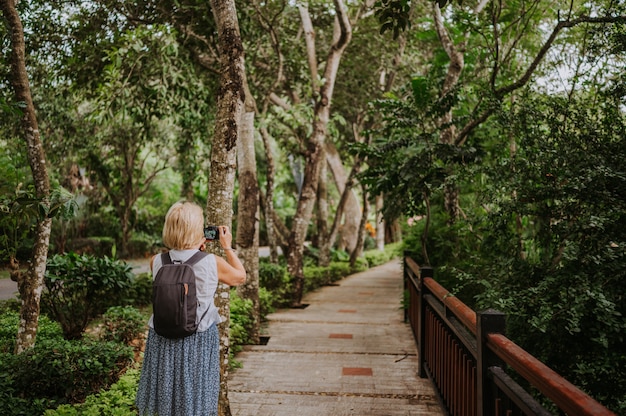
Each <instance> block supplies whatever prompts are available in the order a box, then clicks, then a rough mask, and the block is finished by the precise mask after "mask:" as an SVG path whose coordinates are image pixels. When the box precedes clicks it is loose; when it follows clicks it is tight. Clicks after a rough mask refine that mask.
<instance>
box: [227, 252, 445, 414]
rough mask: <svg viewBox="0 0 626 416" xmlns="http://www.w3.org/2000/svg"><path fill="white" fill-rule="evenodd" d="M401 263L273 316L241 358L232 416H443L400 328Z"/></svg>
mask: <svg viewBox="0 0 626 416" xmlns="http://www.w3.org/2000/svg"><path fill="white" fill-rule="evenodd" d="M402 288H403V285H402V267H401V263H400V261H399V260H396V261H393V262H390V263H387V264H384V265H381V266H378V267H375V268H372V269H370V270H368V271H365V272H362V273H358V274H354V275H351V276H349V277H347V278H345V279H343V280H341V281H339V282H337V286H326V287H323V288H321V289H320V290H317V291H315V292H313V293H309V294H308V295H306V296H305V297H304V299H303V303H305V304H309V306H308V307H307V308H305V309H285V310H280V311H277V312H276V313H273V314H271V315H270V316H269V317H268V318H269V325H268V328H267V335H268V336H269V337H270V339H269V342H268V344H267V345H265V346H251V347H248V348H246V350H244V351H242V352H240V353H239V354H238V355H237V356H236V360H237V361H239V362H240V363H241V364H242V365H243V367H242V368H240V369H237V370H235V371H234V372H232V373H231V374H230V381H229V383H228V384H229V394H228V397H229V399H230V405H231V411H232V414H233V416H252V415H254V416H282V415H284V416H294V415H295V416H313V415H315V416H342V415H360V416H365V415H381V416H382V415H385V416H395V415H443V414H444V413H443V411H442V410H441V408H440V406H439V403H438V401H437V399H436V397H435V393H434V390H433V388H432V385H431V383H430V381H429V380H428V379H421V378H419V377H418V375H417V357H416V354H417V350H416V346H415V343H414V341H413V335H412V333H411V329H410V327H409V326H408V324H405V323H404V322H403V311H402V309H401V300H402V290H403V289H402Z"/></svg>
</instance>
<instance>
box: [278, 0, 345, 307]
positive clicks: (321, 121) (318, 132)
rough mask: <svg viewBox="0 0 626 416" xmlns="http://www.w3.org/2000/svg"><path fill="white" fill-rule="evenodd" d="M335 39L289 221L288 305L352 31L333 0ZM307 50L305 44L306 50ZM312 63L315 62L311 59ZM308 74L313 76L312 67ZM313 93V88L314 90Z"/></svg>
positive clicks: (300, 280) (298, 292)
mask: <svg viewBox="0 0 626 416" xmlns="http://www.w3.org/2000/svg"><path fill="white" fill-rule="evenodd" d="M334 3H335V11H336V13H337V15H336V17H335V36H334V39H333V45H332V47H331V48H330V52H329V54H328V58H327V60H326V68H325V71H324V76H323V79H324V84H323V85H322V87H321V88H320V91H319V96H318V97H317V99H316V102H315V109H314V120H313V132H312V134H311V137H310V139H309V141H308V143H307V149H306V152H305V156H306V166H305V169H304V181H303V184H302V192H301V194H300V198H299V200H298V206H297V208H296V214H295V216H294V220H293V228H292V231H291V233H290V236H289V246H290V249H289V255H288V257H287V270H288V271H289V274H290V275H291V276H292V277H293V278H294V292H293V300H292V303H293V305H294V306H298V305H300V304H301V302H302V295H303V289H304V273H303V269H302V267H303V255H304V241H305V239H306V234H307V228H308V225H309V221H310V220H311V214H312V212H313V205H314V204H315V197H316V194H317V185H318V180H319V173H320V164H321V163H322V162H324V163H325V162H326V161H325V160H323V159H322V156H323V146H324V141H325V138H326V127H327V125H328V120H329V117H330V105H331V100H332V96H333V90H334V87H335V80H336V78H337V70H338V68H339V62H340V61H341V55H342V54H343V51H344V50H345V48H346V46H347V45H348V43H349V42H350V38H351V37H352V28H351V26H350V21H349V19H348V17H347V15H346V12H345V10H344V5H343V2H342V0H335V2H334ZM306 7H307V6H306V5H302V6H300V9H301V15H302V21H303V25H304V24H305V23H306V19H305V15H307V16H308V10H307V9H306ZM309 48H311V45H310V44H309V42H307V49H309ZM307 52H308V55H309V56H310V55H311V54H315V51H311V50H308V51H307ZM313 62H315V60H313ZM310 69H311V73H312V74H313V73H314V71H313V68H310ZM316 82H317V80H316V79H312V80H311V83H312V85H315V84H316ZM314 90H315V88H314Z"/></svg>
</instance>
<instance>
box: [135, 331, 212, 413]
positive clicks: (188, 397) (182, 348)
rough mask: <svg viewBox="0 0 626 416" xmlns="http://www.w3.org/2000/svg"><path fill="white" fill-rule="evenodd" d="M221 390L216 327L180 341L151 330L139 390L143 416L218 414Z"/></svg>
mask: <svg viewBox="0 0 626 416" xmlns="http://www.w3.org/2000/svg"><path fill="white" fill-rule="evenodd" d="M219 389H220V359H219V333H218V330H217V326H216V325H211V327H210V328H209V329H208V330H206V331H202V332H197V333H195V334H193V335H190V336H188V337H185V338H180V339H169V338H164V337H162V336H160V335H158V334H157V333H156V332H155V331H154V329H150V331H149V332H148V339H147V341H146V350H145V353H144V358H143V365H142V368H141V376H140V378H139V387H138V389H137V399H136V404H137V409H138V410H139V414H140V415H142V416H143V415H154V414H158V415H159V416H174V415H175V416H200V415H202V416H204V415H217V400H218V396H219Z"/></svg>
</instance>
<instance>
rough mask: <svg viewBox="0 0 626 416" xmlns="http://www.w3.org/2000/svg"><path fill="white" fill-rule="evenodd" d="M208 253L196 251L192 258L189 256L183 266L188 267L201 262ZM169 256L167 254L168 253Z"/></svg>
mask: <svg viewBox="0 0 626 416" xmlns="http://www.w3.org/2000/svg"><path fill="white" fill-rule="evenodd" d="M208 255H209V254H208V253H205V252H204V251H198V252H197V253H196V254H194V255H193V256H191V257H190V258H189V259H188V260H187V261H186V262H185V264H188V265H190V266H193V265H194V264H196V263H197V262H199V261H200V260H202V259H203V258H205V257H206V256H208ZM168 256H169V253H168Z"/></svg>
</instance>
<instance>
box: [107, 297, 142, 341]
mask: <svg viewBox="0 0 626 416" xmlns="http://www.w3.org/2000/svg"><path fill="white" fill-rule="evenodd" d="M145 330H146V325H145V319H144V317H143V315H142V314H141V312H139V310H138V309H137V308H134V307H132V306H114V307H111V308H109V309H108V310H107V311H106V313H105V314H104V315H103V327H102V334H101V338H102V339H103V340H105V341H115V342H120V343H122V344H125V345H131V342H132V341H133V340H135V339H137V338H139V337H141V336H142V334H143V333H144V332H145Z"/></svg>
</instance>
